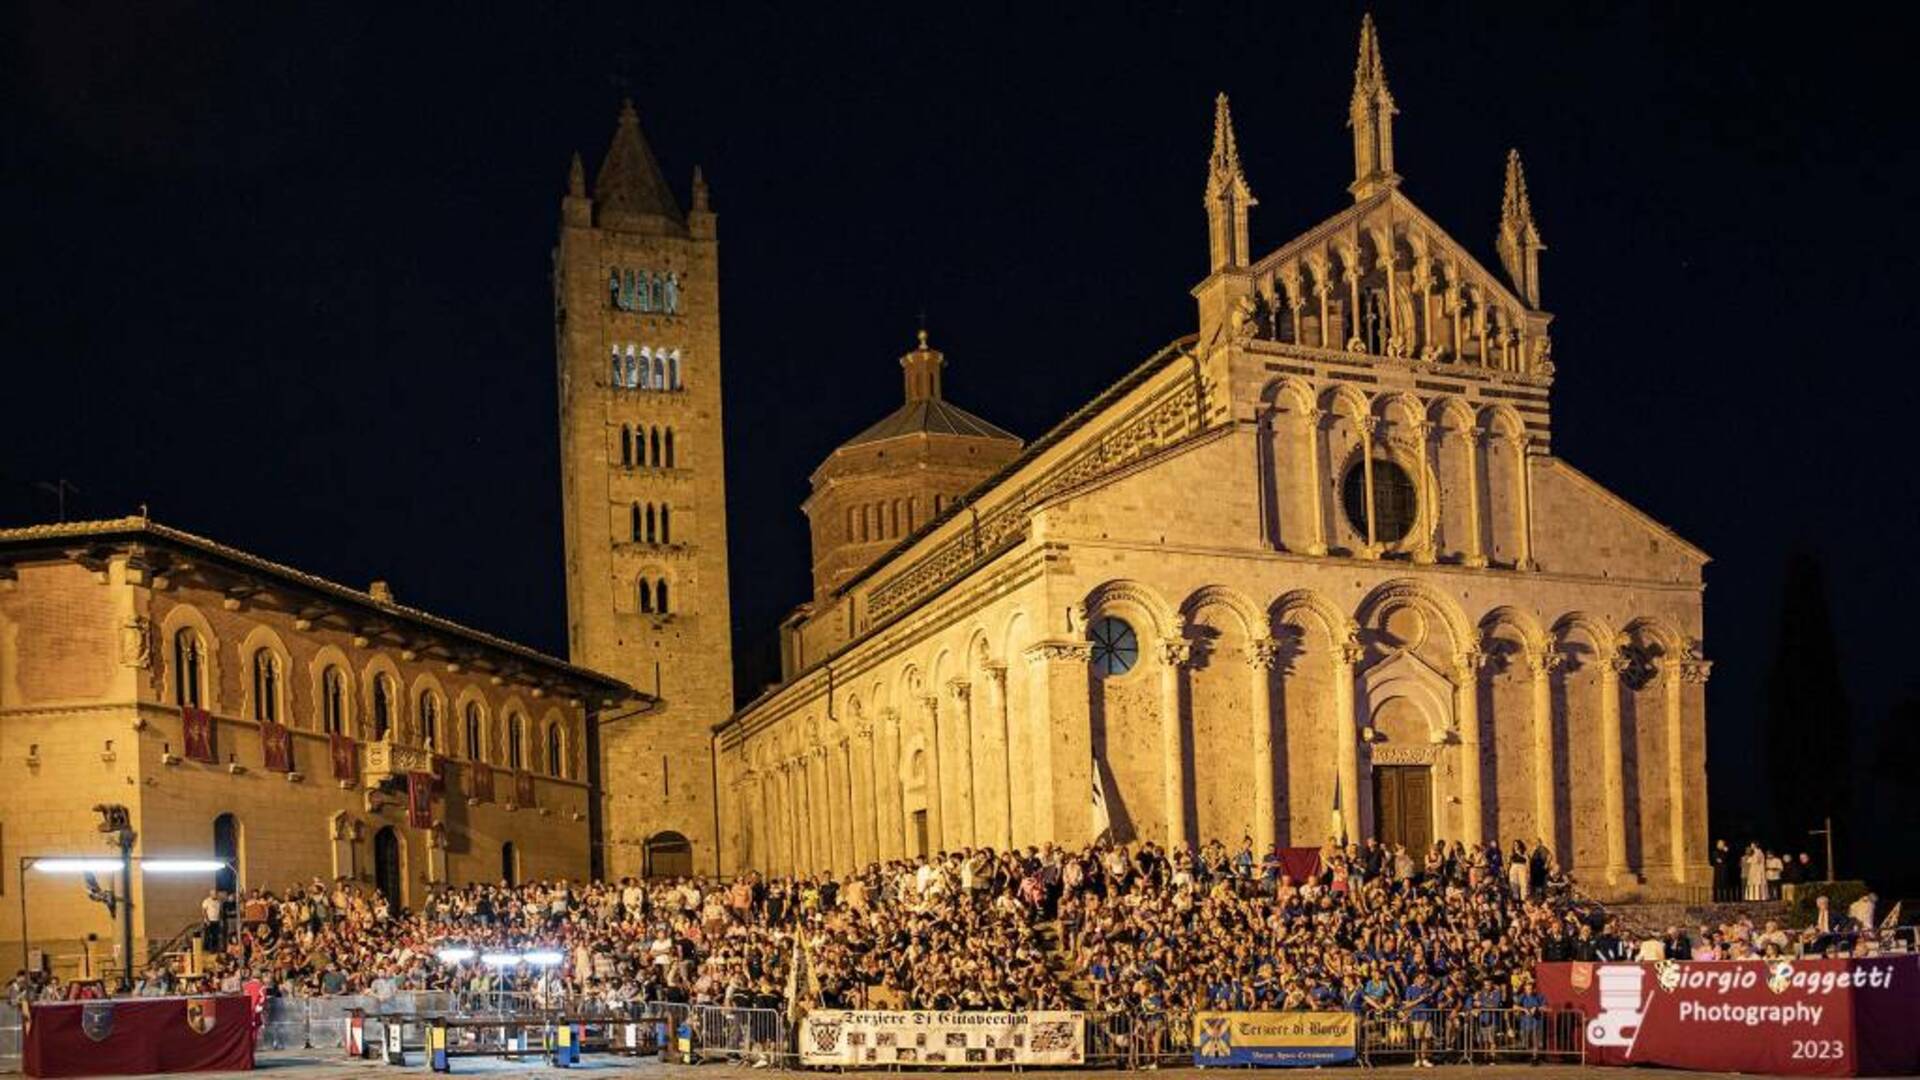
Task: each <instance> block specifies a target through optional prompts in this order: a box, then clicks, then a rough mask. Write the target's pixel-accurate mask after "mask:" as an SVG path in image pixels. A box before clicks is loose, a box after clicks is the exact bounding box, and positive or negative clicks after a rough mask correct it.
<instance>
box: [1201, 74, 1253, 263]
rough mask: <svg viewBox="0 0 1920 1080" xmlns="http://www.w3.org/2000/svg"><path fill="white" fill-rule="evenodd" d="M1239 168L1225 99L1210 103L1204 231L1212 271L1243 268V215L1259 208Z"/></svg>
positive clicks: (1244, 230) (1245, 259) (1245, 254)
mask: <svg viewBox="0 0 1920 1080" xmlns="http://www.w3.org/2000/svg"><path fill="white" fill-rule="evenodd" d="M1259 202H1260V200H1258V199H1256V198H1254V197H1253V189H1252V188H1250V187H1248V186H1247V175H1246V173H1245V172H1243V171H1242V170H1241V168H1240V144H1239V142H1238V141H1237V140H1236V139H1235V138H1234V135H1233V110H1232V109H1231V108H1230V107H1229V106H1228V104H1227V95H1226V94H1224V93H1223V94H1221V95H1220V96H1219V97H1216V98H1214V99H1213V154H1212V156H1211V157H1210V158H1209V159H1208V161H1207V198H1206V205H1207V231H1208V246H1209V249H1210V256H1211V260H1210V261H1211V266H1212V269H1213V270H1215V271H1219V270H1222V269H1225V268H1227V267H1234V266H1245V265H1247V211H1248V210H1249V209H1250V208H1252V207H1254V206H1258V205H1259Z"/></svg>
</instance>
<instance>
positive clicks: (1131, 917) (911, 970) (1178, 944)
mask: <svg viewBox="0 0 1920 1080" xmlns="http://www.w3.org/2000/svg"><path fill="white" fill-rule="evenodd" d="M1294 854H1295V860H1294V861H1293V862H1289V861H1288V860H1286V859H1283V857H1282V853H1280V852H1274V853H1271V854H1268V855H1266V856H1265V857H1256V856H1255V855H1254V852H1253V848H1252V844H1251V842H1250V841H1243V843H1242V844H1241V845H1240V846H1239V847H1238V848H1237V849H1235V850H1229V849H1228V848H1227V847H1226V846H1225V845H1222V844H1220V843H1217V842H1216V843H1210V844H1208V845H1206V846H1205V847H1203V848H1201V849H1199V850H1197V851H1188V850H1180V851H1173V852H1171V853H1169V852H1168V851H1167V850H1165V849H1163V848H1162V847H1160V846H1159V845H1156V844H1154V843H1151V842H1148V843H1141V844H1134V845H1125V846H1116V845H1106V844H1102V845H1097V846H1093V847H1088V848H1084V849H1078V850H1066V849H1062V848H1059V847H1056V846H1053V845H1046V846H1042V847H1035V848H1028V849H1026V850H1023V851H1008V852H996V851H992V850H987V849H969V850H964V851H959V852H954V853H949V854H943V855H940V856H937V857H934V858H931V859H916V860H896V861H889V862H881V863H875V864H872V865H870V866H868V867H866V868H865V869H864V870H861V871H859V872H857V873H854V874H850V875H846V876H844V877H840V878H836V877H834V876H832V875H828V874H811V875H797V876H764V875H760V874H755V873H749V874H745V875H742V876H740V877H737V878H734V879H732V880H725V881H722V880H714V879H704V878H685V879H669V880H660V879H654V880H647V881H639V880H633V879H627V880H623V881H620V882H610V883H601V882H574V881H543V882H532V883H527V884H521V885H509V884H506V883H498V884H473V885H465V886H458V887H451V888H444V889H440V890H437V891H436V892H434V893H433V894H432V895H431V896H429V897H428V898H427V899H426V900H425V902H424V903H422V904H421V905H420V906H419V908H418V909H417V910H412V911H409V910H404V909H401V908H399V907H397V906H396V905H395V904H393V903H392V902H391V901H389V899H388V898H387V897H386V896H384V895H383V894H381V893H380V892H378V891H377V890H374V889H370V888H367V887H366V886H364V885H362V884H357V883H353V882H348V881H336V882H325V881H320V880H315V881H313V882H311V883H310V884H308V885H306V886H304V887H299V888H295V889H291V890H286V891H281V892H270V891H266V890H248V891H246V892H245V893H244V894H242V895H241V896H238V897H235V898H232V902H231V903H229V904H224V905H223V903H222V902H221V898H220V897H217V896H216V897H211V898H209V903H208V906H207V910H208V912H209V914H221V915H223V917H220V918H213V919H210V920H209V923H208V929H207V938H206V940H205V945H206V946H207V949H206V957H205V960H204V963H203V964H202V965H201V970H200V971H199V973H197V974H195V975H191V976H181V975H178V974H177V973H175V971H174V970H173V969H172V968H170V967H166V966H160V967H156V968H154V969H152V970H150V971H148V972H146V973H145V974H144V976H143V977H142V978H141V979H140V980H139V983H138V985H137V987H136V992H138V993H147V994H166V993H179V992H186V991H199V990H221V991H227V992H242V991H248V992H255V993H265V994H269V995H301V996H314V995H337V994H370V995H373V996H376V997H385V996H390V995H392V994H394V993H397V992H400V991H405V990H438V991H454V992H460V993H469V994H482V995H484V994H497V993H526V994H532V995H537V996H542V997H555V996H559V995H567V996H570V997H573V998H575V999H577V1000H588V1001H592V1002H595V1003H601V1004H607V1005H613V1006H618V1005H621V1004H624V1003H627V1002H635V1001H681V1002H695V1003H714V1004H726V1005H735V1006H752V1007H760V1008H768V1009H778V1010H782V1011H786V1012H792V1011H794V1010H796V1009H805V1008H809V1007H829V1008H863V1009H900V1008H931V1009H1048V1008H1088V1009H1099V1010H1111V1011H1115V1012H1122V1013H1129V1014H1135V1015H1152V1014H1156V1013H1161V1012H1165V1011H1167V1010H1173V1009H1185V1008H1216V1009H1280V1010H1309V1009H1311V1010H1325V1009H1348V1010H1353V1011H1356V1012H1361V1013H1367V1014H1376V1013H1388V1014H1394V1015H1410V1014H1418V1013H1430V1012H1444V1011H1458V1010H1463V1009H1469V1008H1472V1009H1495V1008H1528V1007H1536V1006H1539V1005H1541V1004H1544V1000H1543V999H1542V998H1541V997H1540V995H1539V993H1538V990H1537V989H1536V988H1535V987H1534V985H1533V981H1532V969H1533V965H1534V964H1535V963H1536V962H1537V961H1540V960H1549V961H1551V960H1596V959H1625V958H1630V957H1639V958H1643V959H1657V958H1662V957H1670V958H1675V959H1678V958H1683V957H1688V956H1691V957H1693V958H1706V957H1710V956H1717V957H1724V958H1735V957H1747V956H1756V957H1757V956H1766V955H1774V954H1777V953H1780V952H1785V951H1786V950H1788V949H1789V948H1791V947H1792V946H1793V943H1794V942H1793V939H1792V938H1791V937H1789V936H1788V935H1787V934H1786V932H1785V931H1783V930H1781V929H1780V928H1779V927H1778V926H1777V924H1774V923H1766V924H1765V925H1764V926H1763V927H1755V926H1753V925H1752V924H1751V923H1750V922H1744V923H1742V922H1736V923H1730V924H1727V925H1724V926H1720V927H1702V928H1701V931H1700V934H1699V936H1698V938H1697V939H1695V938H1694V936H1693V935H1690V934H1687V933H1683V932H1682V931H1680V930H1679V929H1678V928H1669V930H1668V931H1667V933H1666V934H1665V935H1654V934H1631V933H1627V932H1625V931H1623V930H1622V929H1621V928H1620V927H1619V926H1618V924H1617V923H1616V922H1615V921H1614V920H1613V919H1612V918H1610V917H1609V915H1608V914H1607V913H1606V912H1605V911H1604V910H1603V909H1602V908H1601V907H1600V906H1599V905H1597V904H1595V903H1593V902H1591V901H1589V900H1587V899H1585V898H1583V897H1582V895H1581V894H1580V893H1579V892H1578V891H1577V890H1576V889H1575V888H1574V887H1573V885H1572V883H1571V882H1570V881H1569V880H1568V879H1567V877H1566V875H1565V874H1564V873H1562V872H1561V871H1560V870H1559V869H1558V868H1557V867H1556V866H1555V864H1554V861H1553V859H1552V858H1551V856H1550V855H1549V854H1548V852H1547V851H1546V849H1545V848H1544V846H1542V845H1539V844H1535V845H1532V846H1529V845H1526V844H1524V843H1520V842H1517V841H1516V842H1515V843H1514V844H1513V845H1512V847H1511V848H1510V849H1509V850H1507V851H1505V852H1503V851H1502V850H1501V849H1500V848H1499V847H1498V846H1497V845H1494V844H1488V845H1486V846H1485V847H1478V846H1467V845H1462V844H1460V843H1453V844H1435V845H1433V847H1432V848H1431V849H1429V850H1426V851H1421V852H1410V851H1407V850H1406V849H1405V848H1404V847H1402V846H1399V845H1393V846H1388V845H1383V844H1381V843H1378V842H1376V841H1372V840H1369V841H1367V842H1366V843H1364V844H1355V845H1350V846H1346V847H1329V848H1326V849H1323V850H1322V851H1321V852H1319V853H1318V855H1317V857H1313V858H1310V859H1308V860H1307V863H1306V865H1305V866H1303V865H1301V864H1300V862H1299V861H1298V856H1299V854H1300V853H1294ZM1289 867H1291V868H1292V872H1289ZM1296 875H1297V879H1296ZM452 949H466V950H471V952H470V953H466V954H457V953H450V952H449V950H452ZM497 952H509V953H518V954H530V953H534V952H545V953H550V954H553V955H550V956H548V957H546V959H547V960H548V961H550V962H548V963H542V964H539V965H533V964H516V965H495V964H489V963H487V962H485V960H484V959H483V957H484V955H485V954H488V953H497ZM54 992H57V989H56V988H53V987H49V986H47V985H46V984H45V983H44V981H40V982H36V981H35V979H34V978H32V977H29V976H27V975H26V974H25V973H22V975H21V976H20V977H19V978H17V979H16V980H15V985H14V986H13V987H12V988H10V993H11V994H13V995H14V996H15V997H21V996H26V997H32V996H35V995H37V994H50V993H54Z"/></svg>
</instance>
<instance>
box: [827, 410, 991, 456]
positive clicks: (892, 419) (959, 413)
mask: <svg viewBox="0 0 1920 1080" xmlns="http://www.w3.org/2000/svg"><path fill="white" fill-rule="evenodd" d="M920 434H926V435H966V436H971V437H972V438H976V439H1004V440H1006V441H1007V442H1015V443H1017V442H1019V441H1020V436H1018V435H1015V434H1013V433H1012V432H1010V431H1007V430H1006V429H1004V428H999V427H995V426H994V425H992V424H989V423H987V422H986V421H985V420H982V419H980V418H979V417H977V416H975V415H973V414H972V413H970V412H968V411H967V410H965V409H963V408H961V407H960V406H958V405H954V404H952V403H950V402H948V401H945V400H942V399H940V398H926V399H922V400H920V401H909V402H907V403H906V404H905V405H902V406H900V407H899V408H898V409H895V410H894V411H893V412H891V413H888V414H887V415H886V416H885V417H882V418H881V420H880V422H879V423H877V424H874V425H873V426H872V427H870V428H868V429H867V430H865V431H863V432H861V433H860V434H858V435H855V436H854V437H853V438H851V439H848V440H847V441H846V442H845V443H842V444H841V445H843V446H858V445H860V444H861V443H870V442H879V441H880V440H882V439H893V438H898V437H899V436H901V435H920Z"/></svg>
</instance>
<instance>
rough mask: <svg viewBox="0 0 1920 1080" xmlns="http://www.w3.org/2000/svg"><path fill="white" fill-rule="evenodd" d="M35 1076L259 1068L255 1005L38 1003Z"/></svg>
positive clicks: (238, 998) (232, 998) (30, 1066)
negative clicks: (255, 1058)
mask: <svg viewBox="0 0 1920 1080" xmlns="http://www.w3.org/2000/svg"><path fill="white" fill-rule="evenodd" d="M21 1067H22V1068H23V1069H24V1070H25V1071H26V1074H27V1075H28V1076H133V1075H139V1074H142V1073H170V1072H205V1071H209V1070H221V1071H227V1070H235V1069H251V1068H253V1007H252V1005H251V1003H249V1002H248V1001H247V999H246V998H245V997H244V996H242V995H238V994H234V995H222V996H220V997H195V998H121V999H118V1000H115V1001H72V1002H62V1003H59V1004H50V1005H35V1006H34V1007H33V1009H32V1011H31V1012H30V1013H29V1014H28V1019H27V1030H26V1049H25V1053H24V1054H23V1056H22V1059H21Z"/></svg>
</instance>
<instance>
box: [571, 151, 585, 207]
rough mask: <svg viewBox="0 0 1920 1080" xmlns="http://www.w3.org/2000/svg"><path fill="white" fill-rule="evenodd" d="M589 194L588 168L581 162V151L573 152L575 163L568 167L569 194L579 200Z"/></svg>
mask: <svg viewBox="0 0 1920 1080" xmlns="http://www.w3.org/2000/svg"><path fill="white" fill-rule="evenodd" d="M586 193H587V166H586V164H585V163H584V162H582V161H581V160H580V151H578V150H575V151H574V152H573V163H572V164H570V165H568V166H567V194H569V195H572V196H574V197H575V198H579V197H581V196H584V195H586Z"/></svg>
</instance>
